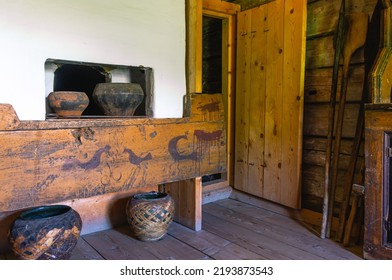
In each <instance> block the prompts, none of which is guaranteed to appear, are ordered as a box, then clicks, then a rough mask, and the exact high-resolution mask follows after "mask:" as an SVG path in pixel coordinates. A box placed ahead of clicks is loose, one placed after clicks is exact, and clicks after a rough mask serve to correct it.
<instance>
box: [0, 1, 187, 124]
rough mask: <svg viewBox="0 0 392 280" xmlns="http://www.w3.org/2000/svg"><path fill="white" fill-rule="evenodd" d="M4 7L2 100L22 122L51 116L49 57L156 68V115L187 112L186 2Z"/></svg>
mask: <svg viewBox="0 0 392 280" xmlns="http://www.w3.org/2000/svg"><path fill="white" fill-rule="evenodd" d="M0 7H1V8H0V38H1V42H2V43H1V44H0V63H1V67H0V81H1V83H0V103H8V104H11V105H13V107H14V109H15V110H16V113H17V115H18V117H19V118H20V119H21V120H43V119H45V97H46V95H47V92H46V90H45V89H46V87H47V86H48V85H45V66H44V65H45V61H46V59H48V58H50V59H61V60H70V61H84V62H91V63H101V64H118V65H132V66H139V65H143V66H146V67H151V68H153V71H154V93H153V95H154V97H153V104H152V106H153V111H154V117H157V118H162V117H181V116H182V97H183V95H185V94H186V92H185V90H186V86H185V83H186V81H185V1H184V0H142V1H141V0H111V1H107V0H50V1H48V0H18V1H9V0H7V1H6V0H0ZM49 86H50V85H49Z"/></svg>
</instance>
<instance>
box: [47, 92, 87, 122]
mask: <svg viewBox="0 0 392 280" xmlns="http://www.w3.org/2000/svg"><path fill="white" fill-rule="evenodd" d="M88 103H89V99H88V96H87V94H86V93H84V92H81V91H54V92H51V93H49V95H48V105H49V107H50V108H52V110H53V111H54V112H55V113H56V115H57V116H59V117H80V116H81V115H82V113H83V111H84V110H86V108H87V106H88Z"/></svg>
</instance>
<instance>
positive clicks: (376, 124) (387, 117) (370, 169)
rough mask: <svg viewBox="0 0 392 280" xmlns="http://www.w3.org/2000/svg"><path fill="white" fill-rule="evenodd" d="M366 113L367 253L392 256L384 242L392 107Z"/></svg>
mask: <svg viewBox="0 0 392 280" xmlns="http://www.w3.org/2000/svg"><path fill="white" fill-rule="evenodd" d="M367 109H368V110H367V111H366V115H365V120H366V121H365V139H366V142H365V153H366V156H365V165H366V173H365V209H366V211H365V223H364V225H365V237H364V256H365V258H367V259H392V253H391V250H390V249H389V247H386V246H384V234H385V233H386V230H385V227H384V223H385V219H386V216H385V212H384V211H385V210H384V207H386V205H387V204H386V203H383V198H384V197H385V189H384V183H383V182H384V166H383V162H384V151H383V146H384V144H383V143H384V137H385V132H387V131H391V130H392V125H391V118H392V111H391V110H382V109H379V110H369V109H370V107H367Z"/></svg>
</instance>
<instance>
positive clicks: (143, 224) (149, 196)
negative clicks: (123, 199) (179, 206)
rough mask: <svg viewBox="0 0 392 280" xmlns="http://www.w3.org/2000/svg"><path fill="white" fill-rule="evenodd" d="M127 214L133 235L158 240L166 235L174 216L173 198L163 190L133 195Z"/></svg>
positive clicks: (142, 238)
mask: <svg viewBox="0 0 392 280" xmlns="http://www.w3.org/2000/svg"><path fill="white" fill-rule="evenodd" d="M126 214H127V219H128V224H129V226H130V228H131V233H132V235H133V236H134V237H135V238H137V239H139V240H142V241H156V240H159V239H161V238H163V237H164V236H165V234H166V233H167V230H168V228H169V225H170V223H171V222H172V221H173V216H174V201H173V198H172V197H171V196H170V195H169V194H167V193H163V192H148V193H140V194H136V195H133V196H132V197H131V198H130V199H129V200H128V202H127V206H126Z"/></svg>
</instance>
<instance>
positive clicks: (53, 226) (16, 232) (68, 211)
mask: <svg viewBox="0 0 392 280" xmlns="http://www.w3.org/2000/svg"><path fill="white" fill-rule="evenodd" d="M81 229H82V220H81V218H80V215H79V213H78V212H76V211H75V210H74V209H72V208H71V207H70V206H67V205H48V206H40V207H35V208H32V209H29V210H26V211H23V212H22V213H21V214H20V215H19V217H18V218H16V219H15V220H14V222H13V223H12V224H11V226H10V229H9V233H8V241H9V244H10V245H11V249H12V251H13V252H14V253H15V255H16V256H18V257H19V258H20V259H25V260H29V259H30V260H65V259H69V258H70V257H71V253H72V250H73V249H74V247H75V246H76V244H77V242H78V239H79V236H80V231H81Z"/></svg>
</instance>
